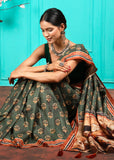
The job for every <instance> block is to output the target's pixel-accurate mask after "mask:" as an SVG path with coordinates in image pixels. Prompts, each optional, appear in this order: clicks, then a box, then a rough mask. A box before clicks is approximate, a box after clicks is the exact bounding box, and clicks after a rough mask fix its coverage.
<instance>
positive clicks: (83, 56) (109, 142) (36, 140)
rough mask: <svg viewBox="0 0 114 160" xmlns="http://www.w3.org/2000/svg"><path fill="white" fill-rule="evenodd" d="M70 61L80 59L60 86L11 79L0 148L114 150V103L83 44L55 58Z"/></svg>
mask: <svg viewBox="0 0 114 160" xmlns="http://www.w3.org/2000/svg"><path fill="white" fill-rule="evenodd" d="M45 46H46V60H47V62H49V63H51V58H50V54H49V52H48V48H47V45H45ZM72 59H80V60H82V61H81V62H80V63H79V64H78V66H77V67H76V68H75V69H74V71H73V72H72V73H71V74H70V75H69V76H68V77H66V78H65V79H64V80H63V81H61V82H60V83H51V84H46V83H40V82H36V81H33V80H29V79H19V80H18V81H17V83H16V84H15V85H14V87H13V88H12V90H11V93H10V95H9V96H8V98H7V99H6V101H5V103H4V105H3V107H2V108H1V109H0V144H1V145H8V146H14V147H20V148H28V147H33V146H38V147H43V146H49V147H54V146H59V147H61V149H63V150H68V151H90V150H92V151H94V152H95V151H99V152H104V151H105V152H113V151H114V141H113V137H114V121H113V120H114V117H113V115H114V101H113V99H112V98H111V97H110V95H109V93H108V92H107V90H106V89H105V87H104V85H103V84H102V82H101V81H100V79H99V78H98V76H97V75H96V73H95V72H96V70H97V69H96V67H95V65H94V63H93V61H92V59H91V57H90V56H89V54H88V52H87V50H86V49H85V48H84V46H83V45H81V44H79V45H74V46H73V47H71V48H70V49H69V50H68V51H67V52H66V53H65V54H64V55H63V56H62V57H61V58H60V60H61V61H69V60H72Z"/></svg>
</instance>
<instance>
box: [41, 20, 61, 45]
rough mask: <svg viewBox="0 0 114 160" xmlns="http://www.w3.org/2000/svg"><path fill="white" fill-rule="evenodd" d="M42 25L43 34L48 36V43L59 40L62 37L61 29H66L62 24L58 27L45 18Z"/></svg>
mask: <svg viewBox="0 0 114 160" xmlns="http://www.w3.org/2000/svg"><path fill="white" fill-rule="evenodd" d="M40 27H41V30H42V33H43V36H44V37H45V38H46V40H47V41H48V43H54V42H56V41H57V40H59V39H60V37H61V31H63V30H64V28H63V27H62V26H60V27H57V26H54V25H52V24H51V23H49V22H46V21H44V20H43V21H41V22H40Z"/></svg>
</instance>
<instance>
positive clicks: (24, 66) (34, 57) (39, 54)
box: [15, 44, 45, 71]
mask: <svg viewBox="0 0 114 160" xmlns="http://www.w3.org/2000/svg"><path fill="white" fill-rule="evenodd" d="M44 56H45V44H43V45H41V46H39V47H38V48H37V49H35V51H34V52H33V53H32V54H31V55H30V56H29V57H28V58H27V59H26V60H25V61H24V62H22V63H21V64H20V65H19V66H18V67H17V68H16V69H15V71H28V69H29V67H30V68H31V66H33V65H34V64H35V63H37V62H38V60H40V59H41V58H43V57H44ZM40 70H41V69H40Z"/></svg>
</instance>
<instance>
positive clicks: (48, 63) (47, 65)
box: [44, 62, 49, 72]
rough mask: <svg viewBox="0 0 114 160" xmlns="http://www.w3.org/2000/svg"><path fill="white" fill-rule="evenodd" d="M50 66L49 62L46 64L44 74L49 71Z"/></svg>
mask: <svg viewBox="0 0 114 160" xmlns="http://www.w3.org/2000/svg"><path fill="white" fill-rule="evenodd" d="M48 65H49V62H48V63H47V64H46V66H45V68H44V72H46V71H47V68H48Z"/></svg>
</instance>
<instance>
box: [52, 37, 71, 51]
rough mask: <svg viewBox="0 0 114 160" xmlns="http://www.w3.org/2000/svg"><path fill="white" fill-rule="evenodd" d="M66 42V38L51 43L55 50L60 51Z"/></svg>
mask: <svg viewBox="0 0 114 160" xmlns="http://www.w3.org/2000/svg"><path fill="white" fill-rule="evenodd" d="M67 44H68V39H65V41H64V42H63V40H61V39H60V40H57V41H56V42H54V43H53V46H54V48H55V50H57V51H61V50H63V49H64V48H65V47H66V45H67Z"/></svg>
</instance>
